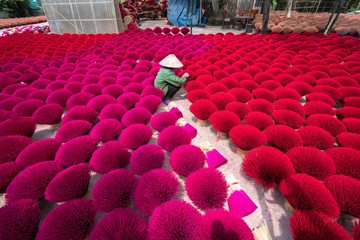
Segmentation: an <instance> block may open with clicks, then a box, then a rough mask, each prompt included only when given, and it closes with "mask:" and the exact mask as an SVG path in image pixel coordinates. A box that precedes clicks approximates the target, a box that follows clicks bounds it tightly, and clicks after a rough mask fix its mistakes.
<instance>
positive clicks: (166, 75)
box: [154, 67, 186, 95]
mask: <svg viewBox="0 0 360 240" xmlns="http://www.w3.org/2000/svg"><path fill="white" fill-rule="evenodd" d="M185 83H186V78H185V77H184V76H182V77H177V76H176V75H175V73H174V70H172V69H171V68H167V67H162V68H160V71H159V72H158V74H157V76H156V78H155V83H154V85H155V87H157V88H159V89H161V90H163V91H164V94H165V95H166V93H167V91H168V86H169V85H174V86H175V87H180V86H182V85H184V84H185Z"/></svg>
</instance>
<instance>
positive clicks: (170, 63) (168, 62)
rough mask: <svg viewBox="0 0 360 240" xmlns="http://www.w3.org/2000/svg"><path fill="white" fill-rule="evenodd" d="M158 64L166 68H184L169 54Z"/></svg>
mask: <svg viewBox="0 0 360 240" xmlns="http://www.w3.org/2000/svg"><path fill="white" fill-rule="evenodd" d="M159 64H160V65H161V66H163V67H168V68H181V67H183V66H184V65H183V64H182V63H181V62H180V61H179V59H178V58H177V57H176V56H175V55H174V54H169V55H168V56H167V57H166V58H164V59H163V60H161V62H159Z"/></svg>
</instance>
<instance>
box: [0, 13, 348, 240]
mask: <svg viewBox="0 0 360 240" xmlns="http://www.w3.org/2000/svg"><path fill="white" fill-rule="evenodd" d="M166 22H167V21H166V19H159V20H154V21H142V22H141V26H140V28H141V29H145V28H148V27H149V28H154V27H156V26H159V27H162V28H163V27H169V26H168V25H166ZM43 24H44V23H43ZM218 32H222V33H227V32H233V33H235V34H238V33H241V32H243V31H238V30H235V29H221V26H206V27H205V28H199V27H194V28H193V34H199V33H204V34H210V33H213V34H214V33H218ZM0 35H1V31H0ZM186 94H187V93H186V91H185V90H184V89H183V88H182V89H181V90H180V91H179V92H178V93H177V94H176V95H175V97H174V98H173V102H174V103H175V104H176V105H177V107H178V108H179V109H180V111H181V112H182V113H183V115H184V118H185V120H186V121H187V122H188V123H190V124H191V125H192V126H193V127H195V128H196V129H197V131H198V134H197V136H196V137H195V138H194V139H193V141H192V144H193V145H196V146H199V145H200V144H201V143H202V142H205V141H209V142H210V143H211V144H212V145H213V146H214V148H215V149H217V150H218V151H219V152H220V153H221V154H222V155H223V156H224V157H226V158H227V159H228V162H227V163H226V164H224V165H222V166H221V167H219V168H218V169H219V170H220V171H222V172H223V173H224V174H225V175H226V176H228V175H230V174H232V175H234V176H235V177H236V179H238V180H239V183H240V185H241V187H242V188H243V189H244V191H245V192H246V193H247V194H248V195H249V196H250V198H251V199H252V200H253V201H254V202H255V204H256V205H257V206H258V209H257V210H256V211H255V212H254V213H253V214H251V215H250V216H248V217H245V218H244V220H245V221H246V223H247V224H248V225H249V227H250V228H251V229H254V228H257V227H259V226H261V225H263V224H264V223H265V222H267V225H268V227H269V231H270V234H271V236H272V239H273V240H288V239H292V236H291V232H290V229H289V217H290V216H291V214H290V213H288V212H286V210H285V208H284V204H285V198H284V197H283V195H282V194H281V193H280V191H279V189H278V188H275V189H273V190H266V189H264V188H262V187H259V186H258V185H257V184H255V182H254V181H253V180H251V179H249V178H248V177H247V175H246V174H245V173H244V172H243V171H242V170H241V163H242V157H240V156H239V155H238V154H237V152H236V150H234V149H233V147H234V146H235V145H234V144H233V143H232V141H231V140H230V138H227V139H225V140H218V139H217V132H216V131H215V130H214V129H213V128H212V127H211V126H205V127H203V126H199V125H198V124H197V123H196V122H197V119H196V118H195V117H194V115H193V114H192V113H191V112H190V111H189V107H190V105H191V103H190V102H189V101H188V100H187V99H186ZM163 111H167V106H166V105H165V104H164V103H161V105H160V107H159V109H158V111H157V113H158V112H163ZM58 128H59V127H55V126H51V125H38V127H37V129H36V132H35V134H34V135H33V139H34V141H36V140H40V139H44V138H53V137H54V135H55V133H56V131H57V130H58ZM150 143H151V144H156V135H154V137H153V138H152V139H151V141H150ZM168 156H169V154H167V157H168ZM164 168H166V169H170V167H169V163H168V158H167V159H166V162H165V166H164ZM101 177H102V175H100V174H96V173H94V172H93V173H92V178H91V182H90V186H89V190H90V191H91V190H92V189H93V187H94V185H95V183H96V181H97V180H98V179H100V178H101ZM180 181H181V184H182V188H181V191H180V193H179V194H178V196H177V198H181V199H184V200H186V201H188V202H191V201H190V200H189V199H188V197H187V196H186V193H185V190H184V179H182V178H180ZM4 204H5V196H4V194H0V207H1V206H3V205H4ZM56 206H57V205H56V204H52V203H49V202H47V201H45V200H41V201H40V208H41V212H42V220H43V219H44V218H45V217H46V215H47V214H48V213H49V212H50V211H51V210H52V209H53V208H54V207H56ZM225 207H226V208H227V205H226V206H225ZM103 215H104V214H101V215H98V216H97V220H99V219H100V218H101V217H102V216H103ZM342 225H343V226H344V227H345V228H346V229H347V230H348V231H349V232H350V231H351V230H350V229H351V227H350V221H345V222H343V223H342Z"/></svg>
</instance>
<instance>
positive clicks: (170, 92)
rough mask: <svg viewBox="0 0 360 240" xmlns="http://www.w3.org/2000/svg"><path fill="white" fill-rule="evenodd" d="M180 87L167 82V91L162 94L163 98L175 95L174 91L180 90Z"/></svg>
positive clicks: (166, 98)
mask: <svg viewBox="0 0 360 240" xmlns="http://www.w3.org/2000/svg"><path fill="white" fill-rule="evenodd" d="M180 88H181V87H176V86H174V85H171V84H169V86H168V91H167V93H166V95H165V96H164V98H163V100H168V99H170V98H172V97H173V96H174V95H175V93H177V91H179V90H180Z"/></svg>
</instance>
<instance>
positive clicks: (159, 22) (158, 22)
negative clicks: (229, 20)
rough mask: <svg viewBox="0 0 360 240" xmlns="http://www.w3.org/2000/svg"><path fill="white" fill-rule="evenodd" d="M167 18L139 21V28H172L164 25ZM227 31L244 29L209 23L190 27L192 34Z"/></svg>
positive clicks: (237, 31) (237, 32)
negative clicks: (202, 26)
mask: <svg viewBox="0 0 360 240" xmlns="http://www.w3.org/2000/svg"><path fill="white" fill-rule="evenodd" d="M166 23H167V20H166V18H159V19H155V20H152V21H147V20H144V21H140V29H145V28H155V27H161V28H164V27H168V28H172V27H173V26H169V25H166ZM219 32H220V33H224V34H225V33H228V32H233V33H234V34H239V33H243V32H244V29H242V30H240V31H239V30H237V29H233V28H229V29H222V27H221V26H210V25H206V26H205V28H201V27H198V26H195V27H193V28H192V33H193V34H200V33H203V34H210V33H212V34H215V33H219Z"/></svg>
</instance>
